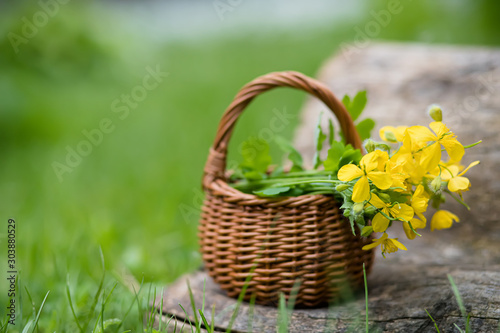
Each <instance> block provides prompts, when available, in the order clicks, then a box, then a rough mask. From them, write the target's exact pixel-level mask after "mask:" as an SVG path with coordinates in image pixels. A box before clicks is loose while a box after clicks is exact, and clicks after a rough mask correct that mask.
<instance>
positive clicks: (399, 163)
mask: <svg viewBox="0 0 500 333" xmlns="http://www.w3.org/2000/svg"><path fill="white" fill-rule="evenodd" d="M405 163H407V162H406V161H404V160H403V159H397V158H391V159H390V160H389V161H388V162H387V165H386V171H387V172H388V173H389V174H390V175H391V177H392V185H391V187H401V188H405V180H406V178H408V177H409V175H408V173H407V172H406V171H405V169H404V165H405ZM397 191H400V190H397Z"/></svg>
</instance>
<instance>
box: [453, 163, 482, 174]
mask: <svg viewBox="0 0 500 333" xmlns="http://www.w3.org/2000/svg"><path fill="white" fill-rule="evenodd" d="M478 164H479V161H474V162H472V163H471V164H469V166H468V167H467V168H465V170H464V171H462V172H460V173H459V174H458V176H462V175H464V174H465V173H466V172H467V171H469V169H470V168H472V167H474V166H476V165H478Z"/></svg>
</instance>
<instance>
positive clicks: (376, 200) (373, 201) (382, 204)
mask: <svg viewBox="0 0 500 333" xmlns="http://www.w3.org/2000/svg"><path fill="white" fill-rule="evenodd" d="M370 203H371V204H372V205H374V206H375V207H376V208H378V209H380V208H384V207H387V204H386V203H385V202H383V201H382V199H380V198H379V197H378V196H377V195H376V194H375V193H372V198H371V199H370Z"/></svg>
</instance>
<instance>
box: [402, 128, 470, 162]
mask: <svg viewBox="0 0 500 333" xmlns="http://www.w3.org/2000/svg"><path fill="white" fill-rule="evenodd" d="M429 127H430V128H432V130H433V131H434V133H435V134H434V133H432V132H431V131H430V130H429V129H428V128H427V127H424V126H412V127H410V128H409V129H408V133H409V135H410V136H411V138H412V141H415V143H416V144H419V143H420V144H422V143H428V145H427V146H424V148H422V149H421V150H422V155H421V157H420V165H421V166H422V167H423V168H424V169H425V170H426V171H431V170H433V169H434V168H435V167H436V166H437V165H438V164H439V161H440V160H441V145H442V146H443V147H444V149H446V151H447V152H448V155H449V156H450V159H451V160H452V161H460V160H461V159H462V156H464V152H465V149H464V146H462V144H461V143H460V142H458V141H457V139H456V136H455V135H454V134H453V132H451V131H450V129H449V128H448V127H446V125H445V124H443V123H442V122H438V121H436V122H432V123H430V124H429Z"/></svg>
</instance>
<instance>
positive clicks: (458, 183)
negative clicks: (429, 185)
mask: <svg viewBox="0 0 500 333" xmlns="http://www.w3.org/2000/svg"><path fill="white" fill-rule="evenodd" d="M469 187H470V181H469V179H467V178H465V177H453V178H452V179H450V181H449V182H448V189H449V190H450V191H452V192H459V191H467V190H468V189H469Z"/></svg>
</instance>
